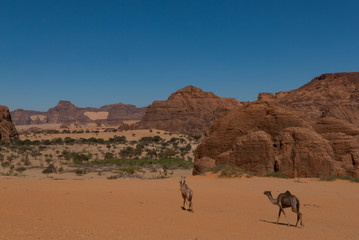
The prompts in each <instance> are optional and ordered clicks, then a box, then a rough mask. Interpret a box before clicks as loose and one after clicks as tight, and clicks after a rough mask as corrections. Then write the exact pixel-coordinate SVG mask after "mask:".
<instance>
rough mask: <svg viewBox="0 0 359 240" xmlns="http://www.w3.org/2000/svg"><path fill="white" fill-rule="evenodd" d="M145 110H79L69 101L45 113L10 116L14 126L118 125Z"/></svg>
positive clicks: (137, 117)
mask: <svg viewBox="0 0 359 240" xmlns="http://www.w3.org/2000/svg"><path fill="white" fill-rule="evenodd" d="M145 110H146V108H137V107H136V106H134V105H127V104H122V103H117V104H111V105H105V106H102V107H100V108H89V107H88V108H79V107H76V106H75V105H73V104H72V103H71V102H69V101H60V102H59V103H58V104H57V106H55V107H53V108H50V109H49V110H48V111H47V112H39V111H31V110H22V109H18V110H15V111H13V112H12V113H11V114H12V117H13V121H14V124H15V125H30V124H45V123H59V124H62V123H66V124H68V123H74V122H77V123H90V122H96V123H98V122H102V123H111V124H119V123H121V122H122V121H125V120H140V119H141V117H142V116H143V114H144V113H145Z"/></svg>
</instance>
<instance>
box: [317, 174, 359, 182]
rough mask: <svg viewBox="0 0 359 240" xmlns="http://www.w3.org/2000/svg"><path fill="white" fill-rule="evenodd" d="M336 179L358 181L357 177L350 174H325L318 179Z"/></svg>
mask: <svg viewBox="0 0 359 240" xmlns="http://www.w3.org/2000/svg"><path fill="white" fill-rule="evenodd" d="M337 179H341V180H348V181H350V182H357V183H359V177H352V176H337V175H330V176H325V177H321V178H320V180H321V181H334V180H337Z"/></svg>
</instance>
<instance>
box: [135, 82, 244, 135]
mask: <svg viewBox="0 0 359 240" xmlns="http://www.w3.org/2000/svg"><path fill="white" fill-rule="evenodd" d="M241 105H242V104H241V103H240V102H238V101H237V100H236V99H232V98H221V97H218V96H216V95H214V93H212V92H204V91H202V90H201V89H199V88H196V87H194V86H188V87H185V88H183V89H181V90H178V91H177V92H175V93H173V94H172V95H171V96H170V97H169V98H168V99H167V100H166V101H155V102H153V103H152V105H150V106H148V108H147V110H146V113H145V115H144V116H143V118H142V119H141V122H140V124H139V126H140V128H155V129H161V130H166V131H170V132H178V133H184V134H191V135H200V134H204V133H205V132H206V131H207V130H208V129H209V127H210V126H211V124H212V122H213V121H214V119H216V118H217V117H218V116H220V115H221V114H222V113H223V112H225V111H226V110H228V109H233V108H235V107H238V106H241Z"/></svg>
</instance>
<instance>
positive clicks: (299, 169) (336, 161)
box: [193, 101, 359, 177]
mask: <svg viewBox="0 0 359 240" xmlns="http://www.w3.org/2000/svg"><path fill="white" fill-rule="evenodd" d="M358 143H359V129H358V128H357V127H356V126H354V125H353V124H351V123H349V122H347V121H343V120H338V119H335V118H322V119H320V120H318V121H313V120H310V119H309V118H308V117H307V116H306V115H305V114H303V113H302V112H299V111H297V110H295V109H293V108H291V107H288V106H285V105H282V104H279V103H277V102H276V101H258V102H253V103H250V104H248V105H246V106H243V107H239V108H237V109H234V110H230V111H228V112H227V113H225V114H224V115H223V116H222V117H221V118H219V119H217V120H216V121H215V122H214V124H213V126H212V128H211V130H210V131H209V134H208V136H207V137H206V138H205V139H204V140H203V142H202V143H201V144H200V145H199V146H198V148H197V151H196V155H195V166H194V170H193V173H194V174H199V173H200V172H201V171H203V170H208V169H211V168H214V167H215V165H217V164H232V165H237V166H239V167H241V168H242V169H244V170H246V171H250V172H253V173H255V174H257V175H260V176H263V175H265V174H266V173H270V172H274V171H280V172H282V173H284V174H286V175H287V176H289V177H319V176H327V175H333V174H334V175H353V176H358V175H359V144H358Z"/></svg>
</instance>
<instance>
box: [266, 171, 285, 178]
mask: <svg viewBox="0 0 359 240" xmlns="http://www.w3.org/2000/svg"><path fill="white" fill-rule="evenodd" d="M265 176H266V177H276V178H288V176H287V175H285V174H284V173H282V172H280V171H278V172H271V173H267V174H266V175H265Z"/></svg>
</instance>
